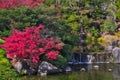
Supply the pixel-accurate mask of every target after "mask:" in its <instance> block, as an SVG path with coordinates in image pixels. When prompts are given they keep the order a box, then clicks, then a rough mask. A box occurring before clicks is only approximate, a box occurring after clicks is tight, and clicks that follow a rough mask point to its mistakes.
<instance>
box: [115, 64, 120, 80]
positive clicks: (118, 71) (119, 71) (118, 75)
mask: <svg viewBox="0 0 120 80" xmlns="http://www.w3.org/2000/svg"><path fill="white" fill-rule="evenodd" d="M113 76H114V80H120V64H114V68H113Z"/></svg>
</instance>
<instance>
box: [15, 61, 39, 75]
mask: <svg viewBox="0 0 120 80" xmlns="http://www.w3.org/2000/svg"><path fill="white" fill-rule="evenodd" d="M13 67H14V68H15V69H16V71H17V72H19V73H20V74H24V75H32V74H36V73H37V71H36V70H35V69H34V68H32V67H31V66H30V65H28V64H27V62H26V61H24V60H22V61H18V62H16V63H14V65H13Z"/></svg>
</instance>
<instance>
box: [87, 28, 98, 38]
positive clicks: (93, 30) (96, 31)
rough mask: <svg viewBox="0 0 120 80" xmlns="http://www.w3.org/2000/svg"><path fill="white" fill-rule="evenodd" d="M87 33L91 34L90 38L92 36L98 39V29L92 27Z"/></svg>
mask: <svg viewBox="0 0 120 80" xmlns="http://www.w3.org/2000/svg"><path fill="white" fill-rule="evenodd" d="M89 32H90V33H91V34H92V36H94V37H98V35H99V31H98V29H96V28H95V27H92V28H90V29H89Z"/></svg>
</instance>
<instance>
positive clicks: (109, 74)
mask: <svg viewBox="0 0 120 80" xmlns="http://www.w3.org/2000/svg"><path fill="white" fill-rule="evenodd" d="M71 67H72V68H73V70H74V71H73V72H72V73H69V74H65V73H60V74H53V75H47V76H42V77H40V76H39V75H38V76H25V77H23V80H120V64H108V63H107V64H89V65H71Z"/></svg>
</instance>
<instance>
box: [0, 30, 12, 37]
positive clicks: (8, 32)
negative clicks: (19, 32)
mask: <svg viewBox="0 0 120 80" xmlns="http://www.w3.org/2000/svg"><path fill="white" fill-rule="evenodd" d="M9 35H11V30H3V31H0V37H5V36H9Z"/></svg>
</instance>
